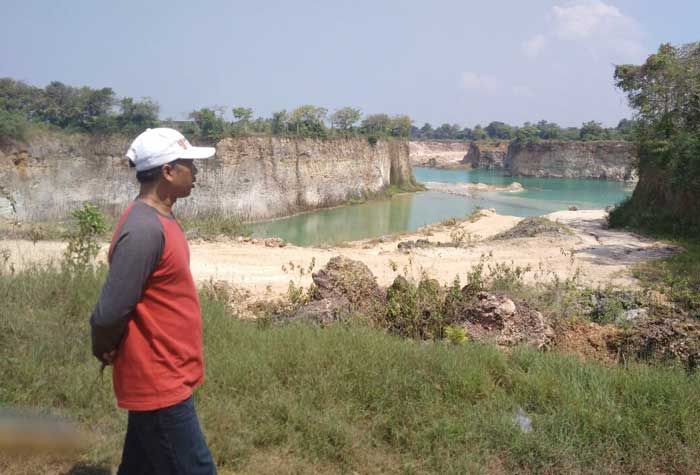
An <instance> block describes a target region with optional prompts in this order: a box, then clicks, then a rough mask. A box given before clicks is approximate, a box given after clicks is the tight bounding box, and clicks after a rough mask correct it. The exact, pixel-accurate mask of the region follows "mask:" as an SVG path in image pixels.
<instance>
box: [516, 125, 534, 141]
mask: <svg viewBox="0 0 700 475" xmlns="http://www.w3.org/2000/svg"><path fill="white" fill-rule="evenodd" d="M515 139H516V140H517V141H518V142H520V143H523V144H529V143H533V142H537V141H539V140H540V130H539V128H538V127H537V126H536V125H533V124H532V123H530V122H525V123H524V124H523V125H522V127H519V128H518V130H517V131H516V132H515Z"/></svg>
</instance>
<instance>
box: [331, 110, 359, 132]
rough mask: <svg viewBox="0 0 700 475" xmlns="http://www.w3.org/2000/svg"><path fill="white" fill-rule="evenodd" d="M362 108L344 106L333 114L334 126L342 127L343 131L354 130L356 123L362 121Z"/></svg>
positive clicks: (332, 122) (332, 121)
mask: <svg viewBox="0 0 700 475" xmlns="http://www.w3.org/2000/svg"><path fill="white" fill-rule="evenodd" d="M361 116H362V114H361V113H360V109H355V108H352V107H343V108H342V109H338V110H337V111H335V112H334V113H333V114H332V115H331V124H332V125H333V127H336V128H338V129H340V130H341V131H343V132H348V131H350V130H352V128H353V127H354V125H355V124H356V123H357V122H359V121H360V117H361Z"/></svg>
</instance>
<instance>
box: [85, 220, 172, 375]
mask: <svg viewBox="0 0 700 475" xmlns="http://www.w3.org/2000/svg"><path fill="white" fill-rule="evenodd" d="M158 224H159V223H158ZM124 227H125V228H126V229H124V230H123V231H122V232H121V234H120V236H119V237H118V240H117V242H116V243H115V244H114V246H113V249H112V257H111V261H110V266H109V273H108V275H107V280H106V282H105V284H104V286H103V287H102V291H101V292H100V298H99V300H98V302H97V305H95V309H94V310H93V312H92V316H91V317H90V326H91V327H92V353H93V354H94V355H95V356H96V357H97V359H99V360H100V361H102V362H103V363H106V364H109V363H111V361H110V358H108V357H106V356H105V355H107V354H109V353H111V352H113V351H114V350H116V348H117V346H118V345H119V342H120V341H121V339H122V336H123V335H124V329H125V328H126V324H127V321H128V318H129V316H130V315H131V313H132V312H133V310H134V307H136V304H137V303H138V302H139V300H141V295H142V294H143V289H144V287H145V285H146V281H147V280H148V278H149V277H150V275H151V274H152V273H153V271H154V269H155V268H156V266H157V265H158V261H159V260H160V256H161V254H162V252H163V245H164V237H163V233H162V230H161V229H160V228H159V227H156V226H152V225H151V226H139V227H132V226H129V225H128V224H125V226H124ZM129 228H132V229H129ZM112 358H113V355H112Z"/></svg>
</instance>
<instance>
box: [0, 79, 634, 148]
mask: <svg viewBox="0 0 700 475" xmlns="http://www.w3.org/2000/svg"><path fill="white" fill-rule="evenodd" d="M230 112H231V113H232V116H233V120H227V119H226V109H225V108H223V107H204V108H201V109H198V110H195V111H192V112H191V113H190V114H189V119H190V120H187V121H174V120H169V119H166V120H165V121H163V122H162V124H163V125H166V126H171V127H175V128H178V129H180V130H182V132H183V133H185V134H187V135H188V136H189V137H192V138H193V139H195V140H197V141H200V142H209V143H211V142H216V141H218V140H221V139H222V138H224V137H229V136H240V135H251V134H260V135H289V136H300V137H310V138H332V137H348V136H363V137H367V138H368V140H369V141H370V143H376V141H377V139H379V138H387V137H399V138H407V137H410V138H412V139H416V140H488V139H491V140H513V139H515V140H520V141H524V142H534V141H538V140H611V139H627V138H628V137H629V136H630V134H631V133H632V131H633V128H634V123H633V121H630V120H627V119H622V120H621V121H620V123H619V124H618V125H617V127H614V128H606V127H603V126H602V124H600V123H599V122H595V121H590V122H584V123H583V124H582V126H581V127H561V126H559V125H558V124H556V123H553V122H547V121H546V120H542V121H539V122H537V123H530V122H526V123H525V124H523V125H522V126H521V127H517V126H512V125H509V124H506V123H504V122H499V121H494V122H491V123H490V124H488V125H487V126H486V127H482V126H481V125H476V126H475V127H473V128H469V127H464V128H462V127H460V126H459V125H456V124H447V123H445V124H442V125H440V126H439V127H437V128H435V129H433V127H432V126H431V125H430V124H428V123H426V124H424V125H423V126H422V127H421V128H418V127H416V126H415V125H413V120H412V119H411V118H410V117H409V116H407V115H396V116H389V115H387V114H383V113H379V114H368V115H365V116H364V117H363V114H362V112H361V111H360V109H357V108H354V107H343V108H340V109H338V110H335V111H334V112H333V113H330V112H329V111H328V109H326V108H324V107H318V106H315V105H311V104H305V105H302V106H300V107H297V108H296V109H294V110H291V111H286V110H281V111H277V112H274V113H272V115H271V116H270V117H261V116H260V117H255V116H254V112H253V109H251V108H249V107H241V106H237V107H233V108H232V109H231V110H230ZM36 123H43V124H50V125H52V126H55V127H58V128H61V129H66V130H69V131H85V132H90V133H101V134H104V133H122V134H126V135H133V134H136V133H138V132H140V131H142V130H143V129H145V128H147V127H154V126H157V125H158V124H161V122H160V121H159V119H158V104H157V103H155V102H154V101H153V100H152V99H149V98H144V99H141V100H135V99H133V98H131V97H124V98H118V97H117V96H116V95H115V93H114V91H113V90H112V89H111V88H102V89H92V88H89V87H73V86H68V85H65V84H63V83H60V82H57V81H54V82H52V83H50V84H49V85H48V86H46V87H45V88H39V87H34V86H31V85H28V84H25V83H24V82H22V81H17V80H14V79H11V78H0V139H2V138H13V139H20V140H21V139H24V138H25V137H26V134H27V131H28V130H29V129H31V127H32V125H33V124H36Z"/></svg>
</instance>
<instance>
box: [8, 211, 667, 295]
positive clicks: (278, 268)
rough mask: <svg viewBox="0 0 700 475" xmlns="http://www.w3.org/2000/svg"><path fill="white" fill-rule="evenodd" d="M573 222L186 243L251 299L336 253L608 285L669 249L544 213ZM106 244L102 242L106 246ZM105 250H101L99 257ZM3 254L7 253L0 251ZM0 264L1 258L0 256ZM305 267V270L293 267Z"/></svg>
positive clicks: (195, 266) (24, 249)
mask: <svg viewBox="0 0 700 475" xmlns="http://www.w3.org/2000/svg"><path fill="white" fill-rule="evenodd" d="M547 217H549V218H550V219H552V220H556V221H559V222H561V223H564V224H566V225H568V226H570V227H571V229H572V230H573V233H572V235H564V236H557V237H536V238H518V239H511V240H505V241H501V240H490V239H488V238H489V237H491V236H493V235H495V234H497V233H499V232H501V231H504V230H506V229H509V228H511V227H512V226H514V225H515V224H516V223H517V222H518V221H520V219H521V218H517V217H513V216H501V215H498V214H495V213H491V212H485V213H484V215H483V216H482V217H481V218H480V219H478V220H476V221H474V222H469V221H465V222H461V223H457V224H455V225H452V226H447V225H441V224H435V225H430V226H426V227H424V228H422V229H421V230H419V231H418V232H416V233H411V234H404V235H401V236H390V237H384V238H381V239H373V240H364V241H355V242H351V243H347V244H346V245H343V246H335V247H297V246H292V245H287V246H285V247H268V246H266V245H265V243H264V242H263V241H259V242H257V243H252V242H241V241H238V240H235V239H234V240H232V239H226V240H222V241H217V242H206V241H194V242H191V243H190V245H191V259H192V260H191V265H192V272H193V275H194V277H195V279H196V280H197V281H200V282H201V281H206V280H209V279H213V280H224V281H227V282H229V283H231V284H233V285H235V286H239V287H242V288H244V289H247V290H248V291H250V292H251V294H252V296H253V297H258V298H263V297H266V296H273V295H279V294H282V293H284V292H286V289H287V287H288V284H289V281H290V280H293V281H294V282H295V283H296V284H302V285H308V284H309V283H310V282H311V278H310V275H309V273H308V269H309V268H310V267H311V265H312V263H314V262H315V265H314V267H313V270H318V269H320V268H321V267H323V266H324V265H325V264H326V262H327V261H328V260H329V259H330V258H331V257H333V256H337V255H342V256H345V257H348V258H350V259H357V260H360V261H362V262H364V263H365V264H366V265H367V266H368V267H369V268H370V269H371V271H372V272H373V273H374V275H376V276H377V280H378V282H379V284H380V285H384V286H386V285H389V284H391V282H392V281H393V279H394V278H395V277H396V276H397V275H400V274H408V275H411V276H414V277H418V276H420V275H421V274H422V273H426V274H427V275H429V276H430V277H433V278H436V279H438V280H439V281H440V282H443V283H449V282H451V281H452V280H453V279H454V278H455V276H459V277H460V280H461V281H462V282H465V281H466V274H467V272H468V271H469V270H470V268H471V267H472V265H474V264H475V263H477V262H478V261H479V259H480V257H481V256H482V255H484V254H488V253H492V254H493V258H492V260H491V262H494V263H495V262H507V263H511V262H512V263H513V264H515V265H519V266H526V265H529V266H531V267H532V269H533V272H532V273H530V274H529V275H528V278H529V279H533V278H535V275H534V274H535V272H534V271H538V272H539V273H540V274H542V273H543V272H545V273H547V275H549V276H550V277H551V275H552V273H556V274H557V275H558V276H560V277H561V278H566V277H568V276H570V275H572V273H573V272H574V271H575V269H577V268H578V269H580V271H581V272H582V278H583V281H584V282H587V283H589V284H591V285H599V284H600V285H605V284H608V283H610V284H613V285H619V286H635V280H634V278H633V277H631V275H630V272H629V270H630V266H631V265H633V264H634V263H637V262H640V261H643V260H646V259H652V258H657V257H663V256H666V255H669V254H671V253H673V252H675V250H674V248H673V247H671V246H668V245H667V244H665V243H662V242H658V241H654V240H651V239H647V238H643V237H641V236H637V235H635V234H632V233H629V232H624V231H617V230H615V231H612V230H607V229H605V224H604V223H605V212H604V211H602V210H581V211H560V212H556V213H552V214H550V215H547ZM461 230H463V232H464V233H465V236H467V238H465V242H466V241H467V240H469V236H470V237H471V243H470V244H468V245H463V246H462V247H439V248H437V247H436V248H423V249H413V250H411V251H410V252H403V251H401V250H399V249H398V248H397V244H398V243H399V242H400V241H405V240H415V239H428V240H430V241H431V242H452V241H453V238H454V236H455V235H456V234H458V233H461V232H462V231H461ZM64 246H65V244H63V243H60V242H42V241H40V242H37V243H36V244H32V243H31V242H30V241H16V240H15V241H11V240H5V241H0V258H2V256H3V249H7V250H8V251H9V254H10V257H9V263H12V264H13V265H15V266H16V267H21V266H23V265H25V264H27V263H31V262H47V261H50V260H52V259H53V260H57V259H60V256H61V253H62V250H63V248H64ZM105 247H106V246H105ZM104 253H105V250H104V249H103V250H102V252H101V257H100V258H101V259H104ZM5 254H7V253H5ZM0 263H1V261H0ZM300 268H302V269H305V271H304V273H303V275H302V273H301V272H300V271H299V269H300Z"/></svg>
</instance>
